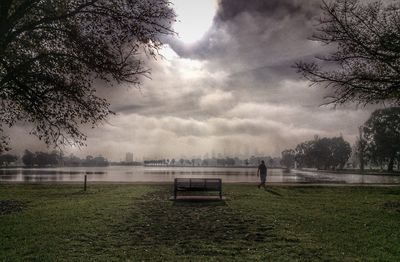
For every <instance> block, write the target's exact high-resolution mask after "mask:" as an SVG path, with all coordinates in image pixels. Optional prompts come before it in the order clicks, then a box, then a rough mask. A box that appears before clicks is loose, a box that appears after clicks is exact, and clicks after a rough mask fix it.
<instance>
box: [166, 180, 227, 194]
mask: <svg viewBox="0 0 400 262" xmlns="http://www.w3.org/2000/svg"><path fill="white" fill-rule="evenodd" d="M179 191H219V199H222V181H221V179H220V178H175V181H174V199H176V197H177V195H178V192H179Z"/></svg>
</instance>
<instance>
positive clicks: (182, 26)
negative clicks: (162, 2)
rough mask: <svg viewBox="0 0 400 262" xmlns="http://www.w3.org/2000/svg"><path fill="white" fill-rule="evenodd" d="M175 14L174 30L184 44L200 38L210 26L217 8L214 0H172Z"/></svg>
mask: <svg viewBox="0 0 400 262" xmlns="http://www.w3.org/2000/svg"><path fill="white" fill-rule="evenodd" d="M172 3H173V4H174V9H175V12H176V14H177V20H178V21H177V22H176V23H175V24H174V30H175V31H176V32H177V33H178V35H179V39H180V40H182V41H183V42H184V43H186V44H191V43H194V42H196V41H198V40H200V39H201V38H202V37H203V36H204V34H205V33H206V32H207V30H208V29H209V28H210V27H211V25H212V21H213V18H214V15H215V12H216V10H217V2H216V0H173V1H172Z"/></svg>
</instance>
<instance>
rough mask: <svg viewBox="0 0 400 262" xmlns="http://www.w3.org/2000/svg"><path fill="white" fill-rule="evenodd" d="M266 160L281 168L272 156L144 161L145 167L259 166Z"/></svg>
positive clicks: (270, 164) (279, 160) (268, 163)
mask: <svg viewBox="0 0 400 262" xmlns="http://www.w3.org/2000/svg"><path fill="white" fill-rule="evenodd" d="M262 160H264V161H265V163H266V164H267V166H269V167H280V162H281V159H280V158H272V157H270V156H257V157H256V156H252V157H250V158H246V159H241V158H239V157H225V158H215V157H213V158H204V159H201V158H193V159H184V158H181V159H177V160H175V159H174V158H172V159H152V160H145V161H143V163H144V165H145V166H224V167H229V166H257V165H259V164H260V163H261V161H262Z"/></svg>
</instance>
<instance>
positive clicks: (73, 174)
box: [0, 166, 400, 184]
mask: <svg viewBox="0 0 400 262" xmlns="http://www.w3.org/2000/svg"><path fill="white" fill-rule="evenodd" d="M256 171H257V169H256V168H216V167H143V166H109V167H58V168H8V169H7V168H6V169H0V182H27V183H29V182H35V183H38V182H39V183H40V182H61V183H62V182H79V181H83V179H84V175H87V179H88V181H92V182H172V181H173V180H174V178H180V177H200V178H221V179H222V181H223V182H224V183H237V182H248V183H256V182H258V181H259V178H258V177H257V176H256ZM268 182H269V183H317V184H332V183H334V184H400V176H383V175H379V176H376V175H358V174H326V173H322V172H317V171H298V170H292V171H290V172H288V171H285V170H283V169H268V176H267V183H268Z"/></svg>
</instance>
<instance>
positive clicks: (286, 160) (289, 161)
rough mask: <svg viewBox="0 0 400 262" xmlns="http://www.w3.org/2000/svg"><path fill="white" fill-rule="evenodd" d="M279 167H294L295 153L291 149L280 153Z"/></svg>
mask: <svg viewBox="0 0 400 262" xmlns="http://www.w3.org/2000/svg"><path fill="white" fill-rule="evenodd" d="M281 154H282V159H281V165H283V166H285V167H286V168H288V169H290V168H292V167H294V163H295V151H294V150H293V149H285V150H283V151H282V153H281Z"/></svg>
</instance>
